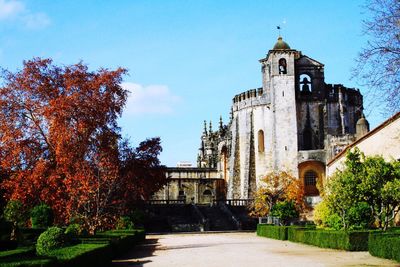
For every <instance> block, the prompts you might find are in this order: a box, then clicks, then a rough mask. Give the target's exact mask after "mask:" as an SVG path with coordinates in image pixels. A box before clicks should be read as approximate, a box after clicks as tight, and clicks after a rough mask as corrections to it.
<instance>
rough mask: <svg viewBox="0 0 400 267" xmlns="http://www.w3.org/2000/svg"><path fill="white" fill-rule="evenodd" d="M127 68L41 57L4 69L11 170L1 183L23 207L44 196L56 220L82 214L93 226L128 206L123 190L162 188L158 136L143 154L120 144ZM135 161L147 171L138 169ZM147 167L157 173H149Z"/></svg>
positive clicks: (1, 132) (0, 130)
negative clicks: (56, 63) (90, 67)
mask: <svg viewBox="0 0 400 267" xmlns="http://www.w3.org/2000/svg"><path fill="white" fill-rule="evenodd" d="M125 73H126V70H124V69H121V68H119V69H117V70H114V71H110V70H107V69H100V70H98V71H97V72H90V71H88V68H87V66H86V65H84V64H82V63H78V64H75V65H72V66H64V67H57V66H54V65H52V61H51V60H50V59H39V58H35V59H33V60H30V61H26V62H24V68H23V69H22V70H21V71H18V72H16V73H11V72H4V73H3V80H4V85H3V87H0V108H1V109H0V157H1V163H0V169H1V170H2V172H6V173H7V174H8V178H7V179H4V181H3V182H2V188H3V189H4V190H5V192H6V197H7V198H8V199H19V200H21V201H22V202H23V203H25V204H26V205H28V206H33V205H36V204H38V203H39V202H44V203H46V204H48V205H50V206H51V207H52V208H53V210H54V212H55V215H56V216H55V217H56V220H57V222H58V223H61V224H62V223H68V221H69V220H70V219H71V218H81V219H82V220H83V221H84V223H85V224H86V226H87V228H88V229H90V230H91V231H92V232H93V231H94V230H95V229H97V228H99V227H100V228H101V227H109V226H110V225H111V224H112V223H113V222H114V220H115V218H116V216H119V215H120V214H121V212H124V209H127V208H128V206H129V204H132V201H133V200H132V199H131V198H132V197H131V198H129V199H128V198H127V197H128V196H132V195H134V196H136V199H138V198H139V195H140V197H142V198H145V197H147V195H146V193H147V194H151V193H152V192H154V191H155V190H157V189H159V187H160V186H161V185H162V183H163V182H164V180H165V175H164V173H163V171H162V168H160V163H159V161H158V158H157V156H158V155H159V153H160V151H161V146H160V140H159V138H154V139H150V140H148V141H146V142H144V143H146V144H147V145H148V146H149V147H150V148H151V149H153V150H152V151H151V152H152V153H151V154H149V155H146V156H147V158H145V159H143V156H142V155H141V154H140V151H136V150H135V149H132V148H130V147H129V144H128V143H127V142H122V143H121V142H120V140H121V137H120V134H119V130H120V129H119V128H118V125H117V118H118V117H119V116H120V115H121V113H122V110H123V107H124V105H125V102H126V98H127V91H126V90H124V89H123V88H122V87H121V86H120V83H121V81H122V75H124V74H125ZM150 148H149V149H147V150H145V152H144V154H146V152H149V150H150ZM138 149H139V150H141V149H142V145H141V146H139V148H138ZM128 155H129V156H128ZM146 160H147V161H146ZM128 162H129V164H130V165H129V164H128ZM133 163H135V164H136V166H142V169H144V170H139V169H140V168H139V167H138V168H137V169H138V171H136V170H135V168H133V167H134V166H133ZM151 167H154V169H155V170H151V171H149V172H154V173H152V174H151V175H147V173H146V171H145V170H148V169H149V168H151ZM138 177H141V178H140V179H139V178H138ZM144 177H145V178H148V177H150V178H149V179H144ZM137 181H140V182H141V184H134V183H135V182H137ZM128 190H132V192H128ZM134 191H135V193H133V192H134ZM136 191H137V192H136ZM125 199H127V200H125ZM128 200H129V203H128Z"/></svg>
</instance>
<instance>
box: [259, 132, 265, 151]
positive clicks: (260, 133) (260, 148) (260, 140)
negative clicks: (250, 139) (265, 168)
mask: <svg viewBox="0 0 400 267" xmlns="http://www.w3.org/2000/svg"><path fill="white" fill-rule="evenodd" d="M264 149H265V147H264V131H263V130H259V131H258V152H264Z"/></svg>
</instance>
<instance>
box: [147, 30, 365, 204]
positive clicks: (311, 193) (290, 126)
mask: <svg viewBox="0 0 400 267" xmlns="http://www.w3.org/2000/svg"><path fill="white" fill-rule="evenodd" d="M259 62H260V64H261V74H262V87H260V88H257V89H252V90H247V91H245V92H243V93H240V94H237V95H235V96H234V98H233V103H232V107H231V116H230V120H229V122H228V123H227V124H224V123H223V122H222V119H220V122H219V125H218V130H216V131H213V129H212V124H211V122H210V124H209V125H208V127H207V124H206V122H204V129H203V133H202V135H201V144H200V148H199V153H198V160H197V165H198V168H197V169H191V171H190V172H188V173H187V175H189V176H190V177H189V176H188V177H185V178H183V177H181V176H180V175H181V174H182V173H183V172H185V171H184V170H183V169H181V170H178V169H176V170H175V169H174V170H173V171H172V169H170V174H171V173H172V176H171V178H170V183H169V185H168V186H167V187H166V188H167V189H163V190H162V192H161V191H160V192H159V194H158V196H156V197H155V198H156V199H166V198H169V199H172V198H178V197H179V195H180V194H179V191H182V189H180V188H182V186H183V187H185V186H186V188H187V189H186V191H185V192H188V193H185V194H186V195H187V197H190V198H193V199H192V200H193V201H194V202H198V203H200V202H204V198H202V196H201V194H202V193H201V192H202V191H204V190H205V187H204V184H203V187H204V188H201V189H200V184H201V183H200V182H198V181H196V179H197V180H199V181H200V180H202V179H203V178H199V174H201V175H202V174H203V170H207V172H210V175H211V173H212V175H211V176H212V177H213V179H214V180H213V181H214V182H211V180H212V179H211V180H207V181H209V182H208V183H207V186H208V188H209V190H212V192H213V193H212V197H213V198H214V199H218V198H223V197H226V198H228V199H251V198H253V196H254V193H255V191H256V189H257V187H258V186H260V179H261V178H262V177H263V176H264V175H266V174H267V173H269V172H272V171H288V172H290V173H292V175H294V176H296V177H299V179H301V180H302V181H303V182H304V185H305V188H306V194H307V195H308V197H309V199H310V200H309V201H310V202H314V200H315V199H314V200H313V199H312V198H314V197H316V198H318V195H319V192H318V190H317V187H316V183H317V181H318V180H319V181H321V182H323V180H324V178H325V167H326V162H328V161H329V160H330V159H331V158H333V157H334V156H335V155H336V154H338V153H340V152H341V151H342V150H343V149H344V148H345V147H346V146H347V145H349V144H350V143H352V142H354V141H355V140H356V136H360V135H362V134H364V133H365V132H367V131H368V122H367V121H366V120H365V118H364V117H363V115H362V114H363V98H362V95H361V94H360V92H359V90H358V89H353V88H347V87H345V86H343V85H341V84H334V85H333V84H327V83H325V77H324V65H323V64H322V63H320V62H318V61H316V60H314V59H312V58H310V57H308V56H306V55H303V54H302V53H301V52H300V51H298V50H295V49H291V48H290V47H289V45H288V44H287V43H285V42H284V41H283V40H282V38H281V37H279V38H278V41H277V43H276V44H275V46H274V47H273V49H271V50H269V51H268V53H267V55H266V57H265V58H262V59H261V60H259ZM356 131H359V132H358V133H357V132H356ZM197 172H198V173H199V174H197ZM178 173H180V174H179V175H178ZM217 180H218V181H219V182H216V181H217ZM203 181H205V180H204V179H203ZM213 186H215V187H213ZM221 190H225V193H222V192H221V193H217V192H220V191H221ZM186 199H187V198H186Z"/></svg>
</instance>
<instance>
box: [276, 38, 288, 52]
mask: <svg viewBox="0 0 400 267" xmlns="http://www.w3.org/2000/svg"><path fill="white" fill-rule="evenodd" d="M288 49H290V46H289V45H288V44H287V43H286V42H284V41H283V40H282V37H281V36H279V38H278V41H277V42H276V44H275V45H274V48H273V50H288Z"/></svg>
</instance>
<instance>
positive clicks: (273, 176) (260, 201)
mask: <svg viewBox="0 0 400 267" xmlns="http://www.w3.org/2000/svg"><path fill="white" fill-rule="evenodd" d="M285 200H286V201H293V202H294V204H295V205H296V208H297V209H298V210H299V211H302V210H303V209H304V208H305V206H304V186H303V183H302V182H301V181H300V179H297V178H296V177H294V176H293V175H291V174H290V173H288V172H286V171H276V172H270V173H268V174H267V175H265V176H264V177H263V178H262V179H261V186H260V187H259V188H258V190H257V192H256V194H255V198H254V202H253V204H252V206H251V214H252V215H254V216H259V217H264V216H266V215H268V214H269V212H270V211H271V209H272V207H273V206H274V205H275V204H276V203H277V202H278V201H285Z"/></svg>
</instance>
